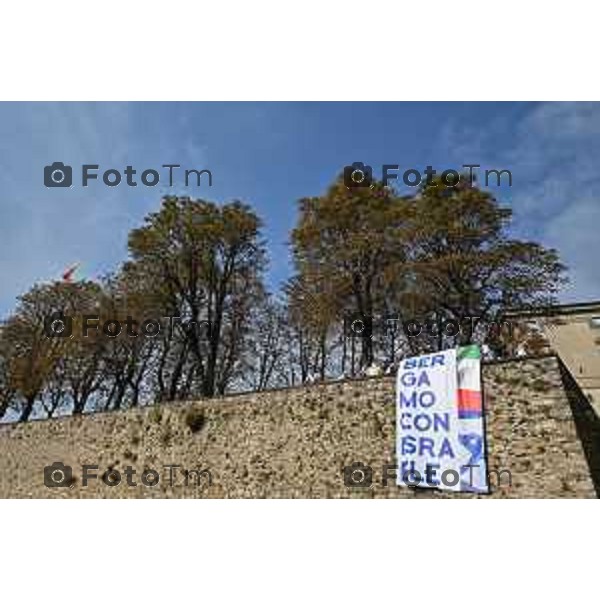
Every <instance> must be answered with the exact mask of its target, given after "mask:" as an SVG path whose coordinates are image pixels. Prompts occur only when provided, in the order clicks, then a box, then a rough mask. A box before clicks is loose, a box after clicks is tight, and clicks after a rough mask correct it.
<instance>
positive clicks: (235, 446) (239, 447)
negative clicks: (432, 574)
mask: <svg viewBox="0 0 600 600" xmlns="http://www.w3.org/2000/svg"><path fill="white" fill-rule="evenodd" d="M483 373H484V401H485V406H486V414H487V421H486V423H487V425H486V429H487V443H488V453H489V467H490V469H496V470H502V469H509V470H510V471H511V477H512V482H511V483H510V484H509V482H508V481H507V476H504V477H503V479H502V481H500V482H497V481H496V480H495V479H494V477H492V478H491V486H492V493H491V494H490V495H489V496H486V497H492V498H555V497H561V498H568V497H577V498H594V497H596V491H595V487H594V486H595V481H594V479H596V480H597V475H598V473H597V472H595V471H594V468H595V467H594V460H595V458H594V449H593V440H592V443H591V445H590V442H589V439H587V438H586V439H584V443H582V440H581V439H580V437H581V435H582V434H581V431H580V430H581V424H582V423H583V424H584V425H586V423H585V422H584V421H585V419H586V416H585V410H583V409H582V410H579V409H577V407H576V406H575V405H574V401H573V398H570V397H569V393H570V394H571V396H572V394H573V392H572V391H571V392H569V390H568V389H566V388H565V386H564V382H563V380H564V373H561V370H560V364H559V361H558V359H557V358H554V357H548V358H544V359H537V360H525V361H516V362H507V363H497V364H492V365H487V366H485V367H484V370H483ZM580 408H581V407H580ZM578 420H579V423H578ZM582 420H583V421H582ZM587 425H589V424H587ZM584 431H585V427H584ZM587 437H588V438H589V435H588V436H587ZM584 438H585V435H584ZM584 446H586V447H584ZM394 448H395V403H394V380H393V379H392V378H382V379H371V380H363V381H344V382H336V383H328V384H322V385H312V386H309V387H306V388H290V389H286V390H277V391H271V392H266V393H263V394H243V395H239V396H230V397H227V398H222V399H215V400H204V401H193V402H185V403H174V404H170V405H163V406H160V407H152V408H141V409H133V410H129V411H126V412H120V413H105V414H93V415H84V416H76V417H66V418H59V419H54V420H50V421H39V422H32V423H27V424H10V425H2V426H0V497H3V498H8V497H33V498H55V497H57V498H71V497H80V498H86V497H103V498H113V497H134V498H138V497H211V498H239V497H243V498H265V497H266V498H329V497H336V498H337V497H342V498H343V497H351V498H373V497H375V498H399V497H402V498H412V497H419V498H445V497H461V498H464V497H475V496H473V495H465V494H449V493H442V492H439V491H437V490H412V489H407V488H399V487H397V486H396V485H395V484H394V482H393V480H391V481H390V482H389V484H388V485H387V486H384V485H382V482H381V473H382V465H383V464H385V463H394V462H395V449H394ZM590 453H591V454H590ZM55 461H58V462H62V463H65V464H66V465H70V466H71V467H72V471H73V479H72V480H71V481H69V483H70V487H57V488H48V487H46V486H45V485H44V467H46V466H47V465H50V464H51V463H54V462H55ZM357 461H360V462H362V463H364V464H368V465H370V466H371V467H372V469H373V484H372V486H371V487H370V488H367V489H365V488H357V487H353V488H352V487H346V486H345V485H344V478H343V467H344V466H345V465H350V464H352V463H353V462H357ZM83 464H89V465H98V466H99V469H98V471H93V472H94V473H97V474H98V475H99V476H101V475H102V473H104V472H105V471H106V470H107V469H109V468H112V469H116V470H117V471H119V473H120V474H121V477H122V481H121V483H120V484H119V485H115V486H112V487H111V486H108V485H105V484H104V483H102V482H101V481H99V480H91V481H90V482H89V484H88V485H87V486H85V487H84V486H83V485H82V483H83V481H82V465H83ZM596 464H597V463H596ZM166 465H180V466H179V467H166ZM128 466H129V467H131V468H132V469H135V471H136V473H135V474H133V473H131V474H130V479H131V481H134V482H136V483H137V486H135V487H134V486H129V485H127V484H126V482H125V480H126V474H125V469H126V467H128ZM145 469H154V470H155V471H157V472H158V474H159V477H160V481H159V482H158V483H157V484H156V485H155V486H150V485H144V484H143V483H142V482H141V475H142V472H143V471H144V470H145ZM185 469H189V470H195V469H197V470H201V469H208V470H209V471H210V476H211V478H212V483H211V485H207V483H208V476H207V475H206V473H203V474H201V475H198V476H197V475H196V474H195V473H193V472H191V471H190V473H189V474H188V481H187V485H186V484H185V475H184V470H185ZM113 476H114V473H113ZM153 479H154V475H153V474H152V473H150V472H148V476H147V479H146V482H147V483H148V484H149V483H152V482H153ZM169 479H170V481H169Z"/></svg>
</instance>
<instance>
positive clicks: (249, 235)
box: [124, 196, 265, 399]
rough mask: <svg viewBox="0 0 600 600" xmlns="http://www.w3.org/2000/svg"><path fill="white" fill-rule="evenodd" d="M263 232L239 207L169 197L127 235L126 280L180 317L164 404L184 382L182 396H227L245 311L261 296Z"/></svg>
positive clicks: (169, 353)
mask: <svg viewBox="0 0 600 600" xmlns="http://www.w3.org/2000/svg"><path fill="white" fill-rule="evenodd" d="M260 227H261V223H260V220H259V219H258V217H257V216H256V215H255V214H254V213H253V212H252V210H251V209H250V208H249V207H248V206H246V205H244V204H242V203H241V202H238V201H235V202H231V203H227V204H224V205H222V206H219V205H217V204H215V203H212V202H209V201H206V200H192V199H190V198H178V197H174V196H169V197H166V198H165V199H164V200H163V204H162V207H161V209H160V211H158V212H156V213H152V214H150V215H149V216H148V217H146V223H145V225H144V226H142V227H140V228H138V229H135V230H133V231H132V232H131V234H130V236H129V251H130V254H131V261H130V262H129V263H128V264H126V265H125V268H124V276H125V277H128V276H131V277H137V278H138V280H139V278H143V279H144V280H145V281H146V282H147V286H149V287H150V288H151V289H152V294H153V295H154V297H155V298H156V300H157V304H158V305H159V306H160V307H161V309H162V310H164V311H165V315H166V316H177V317H178V319H179V320H178V321H177V325H176V327H175V328H173V332H172V335H173V336H175V337H176V338H177V339H174V340H173V339H171V340H164V343H165V345H166V348H165V350H166V353H165V354H164V356H163V358H164V362H165V364H166V362H167V361H171V362H172V364H171V367H170V372H171V384H170V385H169V386H168V389H166V386H164V382H163V388H165V389H164V390H163V391H164V392H165V393H166V394H167V399H173V398H175V397H176V396H177V395H178V394H179V393H180V392H181V385H182V383H185V382H186V381H187V384H185V385H184V388H183V389H184V391H185V392H189V391H197V392H198V393H200V394H201V395H203V396H207V397H211V396H214V395H215V394H217V393H219V394H221V393H224V392H225V390H226V389H227V387H228V385H229V384H230V383H231V382H232V380H233V378H234V376H235V375H236V368H237V366H238V365H239V362H240V360H241V357H242V354H243V352H244V343H245V339H246V337H247V331H248V328H249V326H250V324H249V313H250V310H249V309H250V307H251V306H252V302H253V298H254V297H255V296H256V294H258V293H261V291H262V273H263V269H264V265H265V255H264V242H263V240H262V237H261V234H260ZM206 323H208V326H206V327H205V326H204V324H206ZM192 359H193V360H192ZM163 366H164V365H163Z"/></svg>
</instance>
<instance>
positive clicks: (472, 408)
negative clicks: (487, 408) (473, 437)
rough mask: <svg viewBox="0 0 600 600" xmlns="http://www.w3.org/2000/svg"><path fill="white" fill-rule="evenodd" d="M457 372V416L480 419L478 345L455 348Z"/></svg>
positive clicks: (479, 361) (481, 414)
mask: <svg viewBox="0 0 600 600" xmlns="http://www.w3.org/2000/svg"><path fill="white" fill-rule="evenodd" d="M456 358H457V362H456V369H457V372H458V418H459V419H480V418H481V417H482V416H483V405H482V402H481V353H480V352H479V346H462V347H460V348H458V349H457V353H456Z"/></svg>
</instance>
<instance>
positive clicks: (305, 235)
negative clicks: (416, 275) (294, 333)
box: [290, 177, 407, 366]
mask: <svg viewBox="0 0 600 600" xmlns="http://www.w3.org/2000/svg"><path fill="white" fill-rule="evenodd" d="M406 217H407V205H406V203H405V202H404V201H403V200H402V199H401V198H399V197H398V196H397V195H396V194H395V193H394V192H393V191H392V190H390V189H389V188H387V187H385V186H383V185H382V184H381V183H380V182H374V183H373V185H372V186H371V187H354V188H347V187H346V186H345V185H344V181H343V179H342V178H341V177H339V178H338V179H337V180H336V181H335V182H334V184H333V185H332V186H331V187H330V188H329V189H328V190H327V192H326V193H325V194H324V195H323V196H318V197H311V198H303V199H301V200H300V214H299V220H298V225H297V226H296V228H295V229H294V230H293V231H292V235H291V240H292V250H293V257H294V264H295V268H296V275H295V278H294V280H293V282H292V286H291V290H292V293H291V295H290V306H291V307H292V310H294V311H295V312H296V314H298V315H300V316H301V317H302V318H301V321H302V322H303V323H305V324H307V325H309V326H310V325H315V324H317V325H318V326H319V327H320V329H321V331H320V333H321V335H322V336H323V339H322V344H324V343H325V337H326V336H327V333H328V329H330V328H333V327H334V326H335V325H337V326H338V327H339V325H340V324H341V323H343V319H344V317H345V316H346V317H348V316H350V315H352V314H357V315H361V316H363V317H364V318H365V319H367V320H371V321H373V320H374V319H375V318H376V317H381V316H382V314H383V312H384V310H385V298H386V295H387V294H389V291H390V289H391V288H392V287H393V286H395V285H397V284H398V282H399V281H400V279H399V277H398V276H397V274H398V272H399V270H400V269H401V265H402V263H403V261H404V256H405V248H404V245H405V242H404V235H405V233H404V232H405V227H406ZM307 297H309V298H310V299H311V302H310V304H307V303H305V302H304V301H303V298H307ZM303 304H305V305H306V308H305V310H304V311H303V310H302V305H303ZM294 306H296V307H297V308H294ZM303 312H304V315H303ZM313 329H314V327H313ZM353 339H354V338H353ZM354 341H356V340H354ZM358 343H359V344H360V365H362V366H364V365H368V364H369V363H371V362H372V360H373V356H374V343H373V338H371V337H370V336H362V337H359V338H358ZM322 354H323V353H322ZM323 360H324V357H323Z"/></svg>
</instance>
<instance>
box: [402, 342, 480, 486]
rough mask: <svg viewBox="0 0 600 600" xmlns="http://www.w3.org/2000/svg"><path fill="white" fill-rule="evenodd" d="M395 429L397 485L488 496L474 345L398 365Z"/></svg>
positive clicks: (478, 365)
mask: <svg viewBox="0 0 600 600" xmlns="http://www.w3.org/2000/svg"><path fill="white" fill-rule="evenodd" d="M396 430H397V448H396V455H397V457H398V475H397V483H398V485H402V486H412V487H414V486H418V487H429V488H431V487H435V488H439V489H443V490H450V491H454V492H460V491H462V492H465V491H470V492H488V491H489V489H488V483H487V469H486V457H485V439H484V428H483V410H482V398H481V383H480V355H479V348H478V347H477V346H466V347H464V348H458V349H451V350H445V351H442V352H436V353H435V354H426V355H423V356H417V357H413V358H407V359H405V360H403V361H402V363H401V364H400V368H399V369H398V379H397V386H396Z"/></svg>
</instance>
